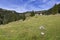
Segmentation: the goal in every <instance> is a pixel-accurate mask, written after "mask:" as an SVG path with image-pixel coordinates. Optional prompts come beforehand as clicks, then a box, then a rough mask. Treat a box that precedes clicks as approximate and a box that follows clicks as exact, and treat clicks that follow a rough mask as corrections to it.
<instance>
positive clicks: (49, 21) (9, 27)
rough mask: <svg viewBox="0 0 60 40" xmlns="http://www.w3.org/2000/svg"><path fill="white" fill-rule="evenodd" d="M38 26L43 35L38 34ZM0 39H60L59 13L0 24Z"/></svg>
mask: <svg viewBox="0 0 60 40" xmlns="http://www.w3.org/2000/svg"><path fill="white" fill-rule="evenodd" d="M40 26H44V27H45V30H44V31H45V35H44V36H43V37H42V35H40V32H41V30H40V29H39V27H40ZM0 40H60V15H49V16H46V15H43V16H34V17H30V18H29V19H28V18H27V19H26V20H25V21H21V20H20V21H16V22H11V23H9V24H6V25H0Z"/></svg>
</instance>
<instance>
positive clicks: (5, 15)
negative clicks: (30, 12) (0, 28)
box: [0, 8, 26, 24]
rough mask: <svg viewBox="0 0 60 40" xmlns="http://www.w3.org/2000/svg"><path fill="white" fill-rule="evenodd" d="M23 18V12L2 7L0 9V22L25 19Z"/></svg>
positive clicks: (5, 22)
mask: <svg viewBox="0 0 60 40" xmlns="http://www.w3.org/2000/svg"><path fill="white" fill-rule="evenodd" d="M0 9H1V8H0ZM21 15H22V16H21ZM25 18H26V17H25V14H20V13H17V12H15V11H10V10H4V9H1V10H0V24H7V23H9V22H12V21H17V20H20V19H23V20H25Z"/></svg>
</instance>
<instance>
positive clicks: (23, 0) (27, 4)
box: [0, 0, 60, 12]
mask: <svg viewBox="0 0 60 40" xmlns="http://www.w3.org/2000/svg"><path fill="white" fill-rule="evenodd" d="M55 3H56V4H58V3H60V0H0V8H3V9H8V10H15V11H17V12H26V11H32V10H34V11H39V10H47V9H49V8H51V7H53V6H54V4H55Z"/></svg>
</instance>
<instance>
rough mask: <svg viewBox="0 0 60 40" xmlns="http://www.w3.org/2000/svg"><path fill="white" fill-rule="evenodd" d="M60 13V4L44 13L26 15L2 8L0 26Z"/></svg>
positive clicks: (34, 12)
mask: <svg viewBox="0 0 60 40" xmlns="http://www.w3.org/2000/svg"><path fill="white" fill-rule="evenodd" d="M57 13H60V4H55V5H54V6H53V7H52V8H50V9H49V10H44V11H30V12H29V11H28V12H24V13H18V12H16V11H13V10H5V9H2V8H0V25H1V24H7V23H9V22H12V21H17V20H20V19H22V20H23V21H24V20H25V19H26V17H28V16H31V17H32V16H35V14H39V15H40V14H42V15H50V14H53V15H55V14H57Z"/></svg>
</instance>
